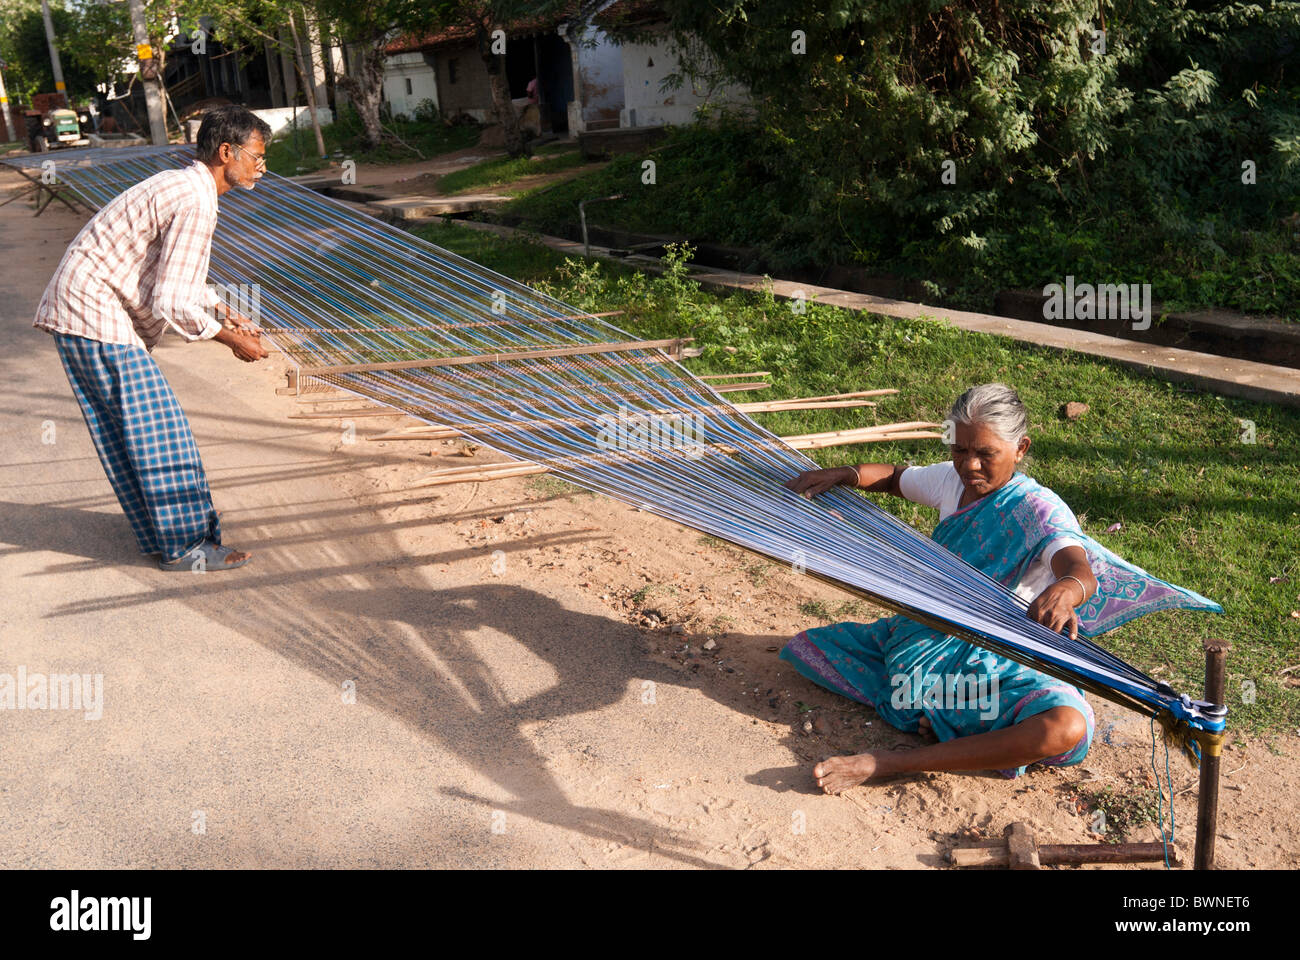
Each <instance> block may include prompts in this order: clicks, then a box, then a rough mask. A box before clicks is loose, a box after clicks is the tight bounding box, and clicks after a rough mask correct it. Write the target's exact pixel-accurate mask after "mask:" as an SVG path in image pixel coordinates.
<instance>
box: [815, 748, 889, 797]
mask: <svg viewBox="0 0 1300 960" xmlns="http://www.w3.org/2000/svg"><path fill="white" fill-rule="evenodd" d="M876 766H877V764H876V758H875V756H874V755H872V754H870V753H859V754H858V755H857V756H853V757H831V758H830V759H828V760H823V761H822V762H821V763H819V764H817V766H815V767H813V776H814V777H815V778H816V780H817V786H819V787H821V788H822V789H823V790H825V791H826V792H827V793H829V794H837V793H840V792H841V791H843V790H847V789H848V788H849V787H856V786H857V785H858V784H860V783H865V782H866V781H868V780H870V779H871V778H872V777H873V776H875V773H876Z"/></svg>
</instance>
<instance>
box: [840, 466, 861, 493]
mask: <svg viewBox="0 0 1300 960" xmlns="http://www.w3.org/2000/svg"><path fill="white" fill-rule="evenodd" d="M845 469H847V470H851V471H853V477H852V479H850V480H849V481H848V482H847V483H846V484H843V485H844V486H850V487H852V488H853V489H854V490H856V489H857V488H858V482H859V481H860V480H861V479H862V475H861V474H860V473H858V468H857V467H846V468H845Z"/></svg>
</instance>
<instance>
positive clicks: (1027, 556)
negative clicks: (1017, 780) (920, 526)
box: [781, 383, 1221, 793]
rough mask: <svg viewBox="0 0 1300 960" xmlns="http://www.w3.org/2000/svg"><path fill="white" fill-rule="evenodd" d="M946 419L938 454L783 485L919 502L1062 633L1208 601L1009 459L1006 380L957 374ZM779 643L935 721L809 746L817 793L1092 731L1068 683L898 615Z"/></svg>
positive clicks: (987, 763) (941, 536)
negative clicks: (910, 740) (1111, 539)
mask: <svg viewBox="0 0 1300 960" xmlns="http://www.w3.org/2000/svg"><path fill="white" fill-rule="evenodd" d="M949 420H950V421H952V423H951V425H950V429H954V436H953V443H952V461H951V462H944V463H937V464H933V465H931V466H928V467H904V466H893V465H891V464H884V463H867V464H861V465H859V466H857V467H838V468H834V469H829V470H809V471H807V472H805V473H801V474H800V475H799V476H797V477H795V478H793V479H792V480H790V481H789V482H787V484H786V486H787V487H788V488H789V489H791V490H793V491H794V492H796V493H801V494H803V495H805V496H808V497H812V496H815V495H816V494H819V493H822V492H824V491H826V490H829V489H830V488H831V487H834V486H837V485H840V484H844V485H849V486H853V487H857V488H859V489H863V490H870V491H874V492H878V493H891V494H893V495H895V496H900V497H904V498H906V499H908V500H912V501H914V502H916V503H923V504H925V505H927V506H930V507H935V508H936V509H938V511H939V525H938V526H937V527H936V528H935V530H934V534H933V536H934V539H935V541H936V542H938V543H940V544H942V545H943V546H945V547H946V548H947V549H949V550H951V551H952V552H953V553H955V554H956V555H957V556H959V557H961V558H962V559H963V560H965V561H966V562H967V563H970V564H971V565H972V566H975V567H977V568H979V569H980V570H982V571H983V572H984V573H986V574H988V575H989V576H990V577H992V578H993V579H995V580H997V581H998V582H999V583H1001V584H1003V585H1004V586H1005V587H1007V588H1008V589H1010V590H1013V591H1014V592H1015V593H1016V594H1017V595H1019V596H1020V597H1022V598H1023V599H1024V600H1025V601H1026V603H1027V604H1028V611H1027V615H1028V616H1029V617H1031V618H1032V619H1034V620H1037V621H1038V622H1039V623H1042V624H1045V625H1046V626H1048V627H1050V628H1051V629H1052V630H1056V631H1061V630H1068V631H1069V635H1070V637H1071V638H1076V637H1077V636H1078V634H1079V631H1080V630H1082V631H1083V632H1084V634H1085V636H1093V635H1095V634H1097V633H1100V632H1102V631H1104V630H1110V629H1113V628H1114V627H1117V626H1119V625H1120V624H1121V623H1125V622H1127V621H1129V620H1131V619H1133V618H1134V617H1138V616H1142V615H1143V614H1146V613H1152V612H1154V611H1156V610H1164V609H1169V608H1171V607H1190V608H1196V609H1205V610H1213V611H1215V612H1220V610H1221V608H1220V607H1219V606H1218V604H1216V603H1214V602H1213V601H1210V600H1207V599H1205V598H1204V597H1202V596H1200V595H1199V594H1196V593H1193V592H1192V591H1190V590H1184V589H1183V588H1181V587H1176V586H1174V585H1172V584H1168V583H1165V582H1164V581H1162V580H1157V579H1156V578H1154V577H1152V576H1150V575H1149V574H1147V573H1146V571H1144V570H1141V569H1140V568H1138V567H1135V566H1133V565H1131V564H1128V563H1125V562H1124V561H1123V560H1121V559H1120V558H1119V557H1117V556H1116V555H1115V554H1113V553H1111V552H1110V551H1109V550H1107V549H1106V548H1105V547H1103V546H1102V545H1101V544H1099V543H1097V542H1096V541H1095V540H1093V539H1092V538H1090V537H1088V536H1087V535H1086V534H1084V533H1083V531H1082V530H1081V529H1080V528H1079V523H1078V521H1077V520H1076V519H1075V517H1074V514H1073V513H1072V512H1071V511H1070V508H1069V507H1067V506H1066V505H1065V503H1064V502H1063V501H1062V500H1061V498H1060V497H1058V496H1057V495H1056V494H1054V493H1053V492H1052V491H1051V490H1048V489H1047V488H1046V487H1043V486H1040V485H1039V484H1037V483H1035V482H1034V481H1033V480H1031V479H1030V478H1029V477H1027V476H1025V475H1024V474H1023V473H1019V472H1018V471H1017V470H1016V465H1017V464H1019V463H1020V461H1021V460H1023V459H1024V456H1025V454H1026V453H1027V452H1028V450H1029V444H1030V440H1029V436H1028V433H1027V428H1028V417H1027V415H1026V411H1025V407H1024V404H1022V403H1021V401H1020V397H1019V396H1018V395H1017V394H1016V392H1015V391H1014V390H1012V389H1011V388H1010V387H1008V386H1005V385H1004V384H1000V383H986V384H983V385H981V386H977V387H972V388H971V389H969V390H967V391H966V392H965V393H964V394H962V395H961V397H960V398H958V400H957V402H956V403H955V404H953V407H952V411H951V412H950V414H949ZM781 658H782V659H783V660H787V661H789V662H790V663H792V664H793V665H794V666H795V667H796V669H798V671H799V672H800V673H801V674H803V675H804V676H805V677H807V678H808V679H810V680H812V681H814V682H815V683H818V684H820V685H821V686H824V687H826V688H827V689H830V690H833V691H835V692H836V693H840V694H843V695H844V696H848V697H851V698H853V699H854V700H857V701H859V702H861V703H865V704H867V705H869V706H871V707H874V708H875V710H876V712H877V713H879V714H880V716H881V717H883V718H884V719H885V720H886V721H887V722H888V723H889V724H891V725H892V726H894V727H897V728H898V729H900V730H904V731H909V732H918V731H919V732H922V733H929V732H932V733H933V734H934V735H936V736H937V737H938V740H939V742H938V743H935V744H931V745H928V746H923V747H919V748H917V749H914V750H906V751H891V750H875V751H869V752H867V753H863V754H858V755H857V756H851V757H832V758H830V759H829V760H824V761H823V762H821V763H819V764H817V766H816V767H814V768H813V776H814V777H815V778H816V780H817V785H818V786H820V787H821V788H822V789H823V790H825V791H826V792H827V793H839V792H840V791H842V790H844V789H845V788H847V787H851V786H855V785H857V784H860V783H863V782H865V781H867V780H869V779H871V778H873V777H881V776H886V775H889V774H895V773H914V772H919V771H923V770H934V771H940V770H989V769H1000V770H1002V772H1003V773H1004V774H1005V775H1007V776H1011V777H1014V776H1017V775H1019V774H1020V773H1023V772H1024V769H1025V767H1026V766H1027V765H1028V764H1031V763H1044V764H1052V765H1062V766H1067V765H1070V764H1075V763H1079V762H1080V761H1082V760H1083V758H1084V756H1085V755H1086V754H1087V753H1088V747H1089V746H1090V744H1091V743H1092V735H1093V723H1094V721H1093V714H1092V708H1091V707H1090V706H1089V705H1088V703H1087V701H1086V700H1084V698H1083V694H1082V693H1081V692H1080V691H1079V690H1078V689H1077V688H1075V687H1073V686H1070V685H1069V684H1067V683H1064V682H1062V681H1060V680H1057V679H1055V678H1053V677H1049V676H1047V675H1046V674H1044V673H1040V672H1039V671H1037V670H1033V669H1031V668H1029V667H1026V666H1022V665H1021V664H1019V663H1016V662H1015V661H1014V660H1009V659H1007V658H1006V657H1003V656H998V655H995V654H993V653H990V652H989V651H987V650H983V649H981V648H979V647H977V646H974V645H973V644H970V643H967V642H966V641H964V640H960V639H957V638H956V637H952V636H946V635H944V634H942V633H940V632H939V631H937V630H934V629H931V628H929V627H926V626H923V625H921V624H919V623H916V622H915V621H913V620H909V619H908V618H906V617H903V616H895V617H889V618H886V619H882V620H877V621H875V622H874V623H869V624H863V623H839V624H835V625H833V626H829V627H821V628H817V629H812V630H806V631H804V632H803V633H800V634H799V635H798V636H796V637H795V638H794V639H793V640H791V641H790V642H789V643H788V644H786V646H785V648H784V649H783V650H782V651H781ZM918 688H919V689H918ZM954 693H955V694H956V696H954ZM971 701H974V702H971Z"/></svg>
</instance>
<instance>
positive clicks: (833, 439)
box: [410, 424, 942, 487]
mask: <svg viewBox="0 0 1300 960" xmlns="http://www.w3.org/2000/svg"><path fill="white" fill-rule="evenodd" d="M903 426H908V425H907V424H886V425H885V427H886V428H894V432H890V431H889V429H880V428H869V429H863V430H840V431H835V433H836V434H837V435H836V436H829V435H825V434H804V435H795V436H790V437H782V438H781V440H782V442H784V443H785V444H786V445H787V446H790V447H793V448H794V449H796V450H815V449H820V448H823V447H833V446H841V445H848V444H854V443H879V442H883V441H887V440H921V439H935V440H939V439H942V434H938V433H934V432H931V431H924V430H899V429H897V428H898V427H903ZM934 426H938V424H934ZM710 446H712V447H713V448H714V449H715V450H718V451H719V452H721V453H734V452H735V449H734V448H732V447H728V446H725V445H723V444H710ZM627 452H628V453H637V452H639V451H635V450H633V451H627ZM549 472H550V468H549V467H547V466H544V465H543V464H540V463H522V462H512V463H499V464H470V465H468V466H464V467H446V468H443V469H441V470H434V471H432V472H430V473H427V474H424V475H423V476H422V477H419V478H417V479H416V480H415V481H414V482H413V483H412V484H410V485H411V486H412V487H430V486H441V485H444V484H448V483H467V482H471V481H473V482H476V483H478V482H484V481H488V480H504V479H507V478H510V477H524V476H529V475H531V474H536V473H549Z"/></svg>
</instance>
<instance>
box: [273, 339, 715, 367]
mask: <svg viewBox="0 0 1300 960" xmlns="http://www.w3.org/2000/svg"><path fill="white" fill-rule="evenodd" d="M694 340H695V338H694V337H670V338H668V339H665V340H624V341H621V342H619V343H584V344H576V345H574V346H571V347H542V348H539V349H536V350H516V351H513V352H511V353H476V354H470V355H468V356H460V357H423V358H421V359H418V360H389V361H385V362H383V363H339V364H328V365H324V366H315V367H302V368H300V369H299V371H298V374H299V376H302V377H323V376H331V375H333V376H337V375H339V374H343V373H372V372H378V371H381V370H416V369H420V368H422V367H453V366H460V365H462V364H470V363H505V362H507V361H510V360H541V359H549V358H552V357H575V356H580V355H583V354H590V353H618V352H620V351H624V350H659V349H663V348H668V349H670V350H681V348H682V344H684V343H692V342H694Z"/></svg>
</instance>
